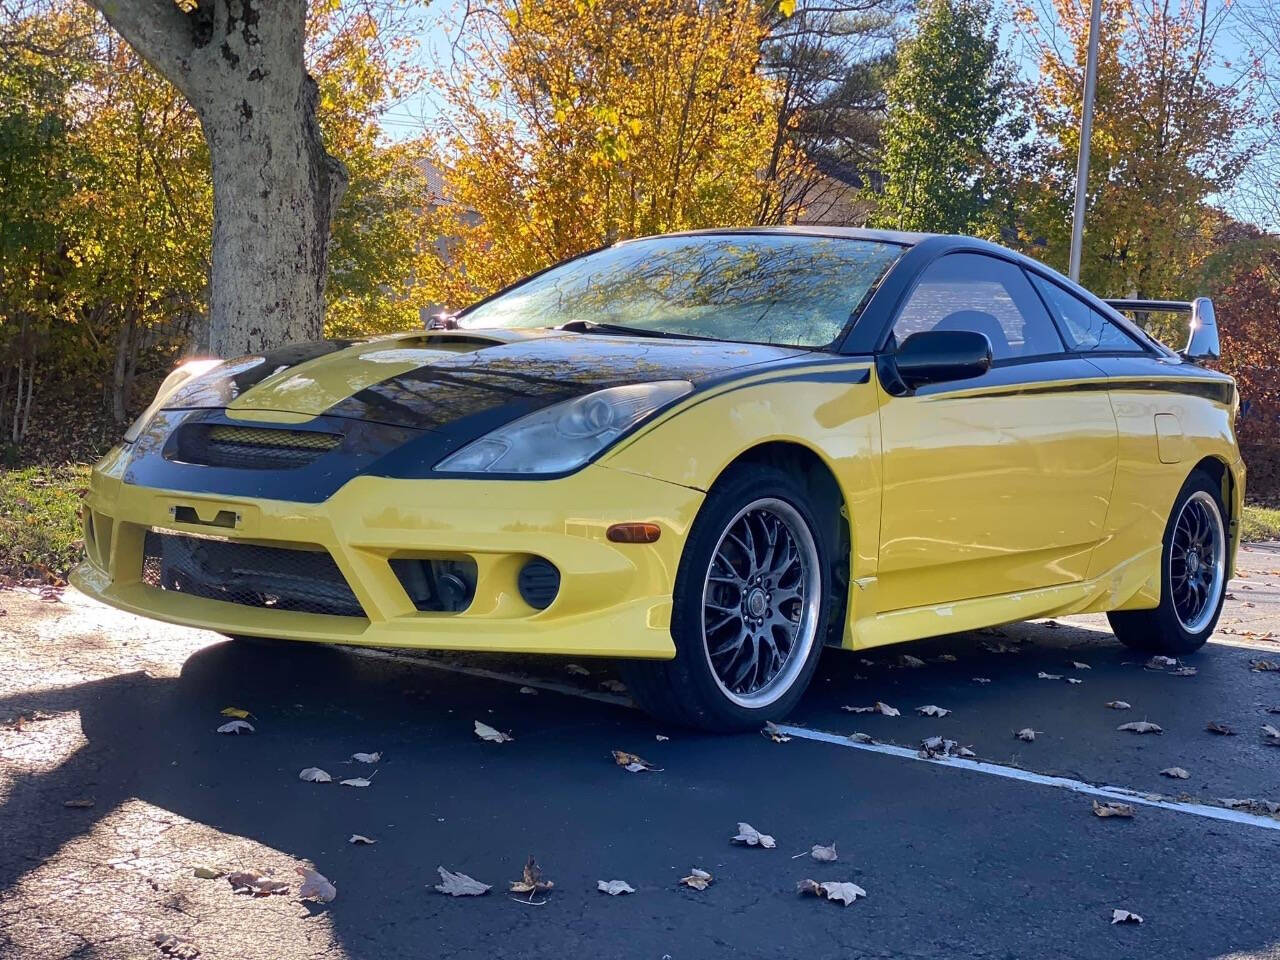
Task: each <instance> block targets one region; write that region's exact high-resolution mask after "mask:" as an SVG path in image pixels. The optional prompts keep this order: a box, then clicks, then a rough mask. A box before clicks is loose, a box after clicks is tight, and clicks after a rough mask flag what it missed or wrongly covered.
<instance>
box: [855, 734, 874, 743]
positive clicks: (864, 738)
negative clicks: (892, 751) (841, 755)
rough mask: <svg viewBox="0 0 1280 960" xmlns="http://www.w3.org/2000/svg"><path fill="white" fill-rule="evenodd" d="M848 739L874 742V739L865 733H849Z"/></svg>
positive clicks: (857, 741)
mask: <svg viewBox="0 0 1280 960" xmlns="http://www.w3.org/2000/svg"><path fill="white" fill-rule="evenodd" d="M849 739H850V740H852V741H853V742H854V743H875V740H873V739H872V738H871V737H870V736H868V735H867V734H865V733H851V734H849Z"/></svg>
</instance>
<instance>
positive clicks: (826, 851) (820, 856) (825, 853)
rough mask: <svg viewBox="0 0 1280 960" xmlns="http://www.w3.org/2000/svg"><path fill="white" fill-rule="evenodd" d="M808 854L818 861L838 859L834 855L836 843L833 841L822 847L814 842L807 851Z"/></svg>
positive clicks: (826, 861)
mask: <svg viewBox="0 0 1280 960" xmlns="http://www.w3.org/2000/svg"><path fill="white" fill-rule="evenodd" d="M809 856H811V857H813V859H815V860H817V861H818V862H819V863H831V862H832V861H833V860H836V859H838V858H837V856H836V845H835V844H834V843H833V844H831V846H829V847H824V846H822V844H820V843H815V844H814V845H813V849H811V850H810V851H809Z"/></svg>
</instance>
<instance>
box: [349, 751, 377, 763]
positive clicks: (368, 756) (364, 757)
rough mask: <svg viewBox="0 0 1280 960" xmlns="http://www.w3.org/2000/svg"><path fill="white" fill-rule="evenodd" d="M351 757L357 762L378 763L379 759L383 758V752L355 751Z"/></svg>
mask: <svg viewBox="0 0 1280 960" xmlns="http://www.w3.org/2000/svg"><path fill="white" fill-rule="evenodd" d="M351 759H352V760H354V761H355V762H356V763H377V762H378V761H379V760H381V759H382V754H381V753H378V752H374V753H353V754H352V755H351Z"/></svg>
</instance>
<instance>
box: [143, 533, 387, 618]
mask: <svg viewBox="0 0 1280 960" xmlns="http://www.w3.org/2000/svg"><path fill="white" fill-rule="evenodd" d="M142 582H143V583H145V584H147V585H148V586H151V587H157V588H159V589H161V590H173V591H176V592H179V593H187V594H191V595H192V596H196V597H204V598H206V599H209V600H225V601H227V602H228V603H239V604H243V605H244V606H248V607H263V608H267V609H272V610H294V611H297V612H300V613H327V614H333V615H336V616H342V617H362V616H364V610H363V609H362V608H361V606H360V602H359V601H358V600H357V599H356V596H355V594H354V593H352V592H351V586H350V585H349V584H348V583H347V580H346V578H345V577H344V576H343V575H342V571H341V570H339V569H338V565H337V564H336V563H334V562H333V557H331V556H330V555H329V554H328V552H326V551H324V550H297V549H292V548H289V547H264V546H259V545H258V544H252V543H239V542H236V541H234V540H219V539H217V538H214V537H190V536H184V535H182V534H176V533H161V532H159V531H157V530H148V531H147V535H146V537H145V538H144V541H143V547H142Z"/></svg>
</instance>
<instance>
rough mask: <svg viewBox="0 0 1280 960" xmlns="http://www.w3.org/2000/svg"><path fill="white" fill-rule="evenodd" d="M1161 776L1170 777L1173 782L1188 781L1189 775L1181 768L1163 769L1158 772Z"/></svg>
mask: <svg viewBox="0 0 1280 960" xmlns="http://www.w3.org/2000/svg"><path fill="white" fill-rule="evenodd" d="M1160 773H1161V775H1162V776H1165V777H1172V778H1173V779H1174V780H1188V779H1190V777H1191V774H1189V773H1187V771H1186V770H1183V769H1182V767H1165V768H1164V769H1163V770H1161V771H1160Z"/></svg>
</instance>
